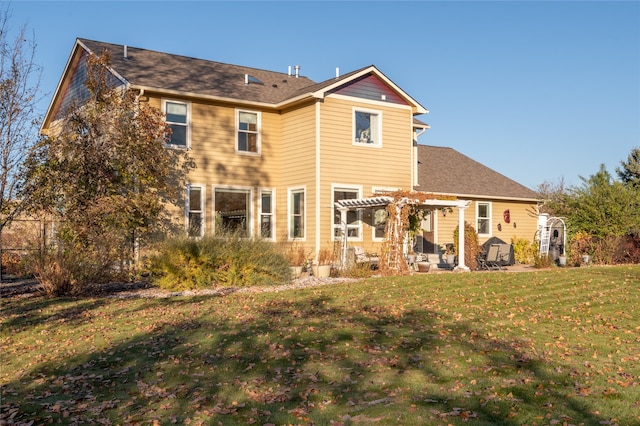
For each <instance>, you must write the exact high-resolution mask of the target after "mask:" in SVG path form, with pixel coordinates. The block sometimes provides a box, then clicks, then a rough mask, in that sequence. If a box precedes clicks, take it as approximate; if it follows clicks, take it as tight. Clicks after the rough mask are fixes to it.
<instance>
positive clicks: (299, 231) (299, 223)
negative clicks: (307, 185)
mask: <svg viewBox="0 0 640 426" xmlns="http://www.w3.org/2000/svg"><path fill="white" fill-rule="evenodd" d="M304 214H305V212H304V189H294V190H291V191H290V192H289V238H304Z"/></svg>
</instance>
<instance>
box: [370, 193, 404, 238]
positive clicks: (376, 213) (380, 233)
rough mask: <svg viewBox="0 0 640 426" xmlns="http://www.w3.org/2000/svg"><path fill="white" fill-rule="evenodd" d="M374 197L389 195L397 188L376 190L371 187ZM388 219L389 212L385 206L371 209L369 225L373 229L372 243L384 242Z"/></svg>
mask: <svg viewBox="0 0 640 426" xmlns="http://www.w3.org/2000/svg"><path fill="white" fill-rule="evenodd" d="M372 190H373V195H374V196H385V195H389V194H391V193H393V192H395V191H397V190H398V188H381V187H379V188H376V187H373V188H372ZM388 218H389V212H388V211H387V208H386V206H384V207H378V208H375V209H373V212H372V217H371V222H372V223H371V225H372V227H373V241H384V230H385V228H386V226H387V219H388Z"/></svg>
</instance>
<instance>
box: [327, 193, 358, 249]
mask: <svg viewBox="0 0 640 426" xmlns="http://www.w3.org/2000/svg"><path fill="white" fill-rule="evenodd" d="M357 198H360V190H359V189H357V188H334V189H333V202H334V203H335V202H336V201H340V200H353V199H357ZM361 223H362V222H361V213H360V211H357V210H349V211H348V212H347V223H346V224H345V223H343V222H342V215H341V213H340V210H338V209H337V208H336V207H334V208H333V237H334V238H339V237H341V236H342V235H343V232H344V231H345V225H346V232H347V237H348V238H349V239H360V235H361V228H362V225H361Z"/></svg>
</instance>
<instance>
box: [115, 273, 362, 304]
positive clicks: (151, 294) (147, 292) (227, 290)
mask: <svg viewBox="0 0 640 426" xmlns="http://www.w3.org/2000/svg"><path fill="white" fill-rule="evenodd" d="M356 281H359V279H356V278H317V277H303V278H298V279H296V280H293V281H292V282H290V283H288V284H282V285H274V286H253V287H217V288H211V289H201V290H184V291H169V290H163V289H160V288H158V287H146V288H141V289H133V290H126V289H125V290H122V291H118V292H113V293H110V294H108V295H107V296H106V297H109V298H115V299H127V298H170V297H180V296H226V295H228V294H233V293H271V292H277V291H284V290H294V289H303V288H310V287H318V286H324V285H332V284H342V283H348V282H356Z"/></svg>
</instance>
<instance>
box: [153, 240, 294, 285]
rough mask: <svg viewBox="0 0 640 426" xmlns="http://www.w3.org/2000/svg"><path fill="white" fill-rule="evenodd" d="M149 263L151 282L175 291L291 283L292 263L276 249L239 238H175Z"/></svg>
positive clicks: (268, 244)
mask: <svg viewBox="0 0 640 426" xmlns="http://www.w3.org/2000/svg"><path fill="white" fill-rule="evenodd" d="M150 262H151V273H152V281H153V282H154V283H156V284H157V285H159V286H160V287H162V288H166V289H172V290H188V289H197V288H214V287H217V286H254V285H274V284H282V283H285V282H288V281H289V279H290V270H289V262H288V260H287V258H286V257H285V255H284V254H283V253H282V252H281V251H279V250H278V248H277V246H275V245H273V244H272V243H269V242H267V241H264V240H260V239H247V238H242V237H241V236H240V235H236V234H227V235H224V236H218V237H204V238H202V239H199V240H194V239H189V238H186V237H184V238H173V239H170V240H167V241H166V242H164V243H162V244H161V246H160V248H159V250H158V252H157V253H156V254H155V255H154V256H152V257H151V259H150Z"/></svg>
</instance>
